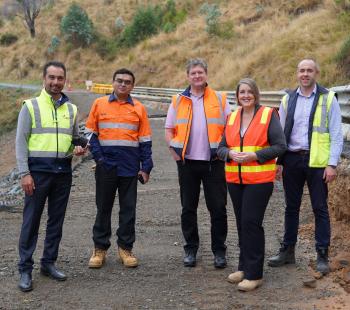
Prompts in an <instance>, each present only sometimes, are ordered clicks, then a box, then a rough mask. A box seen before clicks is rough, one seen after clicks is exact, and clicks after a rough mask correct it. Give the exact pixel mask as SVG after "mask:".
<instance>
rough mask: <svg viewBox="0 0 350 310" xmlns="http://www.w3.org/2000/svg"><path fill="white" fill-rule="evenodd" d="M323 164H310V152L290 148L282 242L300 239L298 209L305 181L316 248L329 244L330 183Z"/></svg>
mask: <svg viewBox="0 0 350 310" xmlns="http://www.w3.org/2000/svg"><path fill="white" fill-rule="evenodd" d="M323 173H324V168H310V167H309V155H308V154H300V153H293V152H287V153H286V154H285V155H284V158H283V187H284V194H285V200H286V212H285V234H284V240H283V242H284V243H285V244H286V245H294V244H296V242H297V235H298V228H299V212H300V205H301V199H302V195H303V190H304V185H305V182H306V184H307V186H308V188H309V192H310V198H311V205H312V211H313V213H314V216H315V239H316V249H326V248H328V246H329V244H330V238H331V228H330V221H329V213H328V204H327V199H328V187H327V184H326V183H325V182H324V179H323Z"/></svg>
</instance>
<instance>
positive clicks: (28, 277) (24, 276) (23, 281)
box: [18, 272, 33, 292]
mask: <svg viewBox="0 0 350 310" xmlns="http://www.w3.org/2000/svg"><path fill="white" fill-rule="evenodd" d="M18 288H19V289H20V290H21V291H22V292H29V291H31V290H32V289H33V284H32V274H31V273H29V272H22V273H21V278H20V280H19V283H18Z"/></svg>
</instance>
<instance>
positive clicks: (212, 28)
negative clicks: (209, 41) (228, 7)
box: [199, 2, 221, 35]
mask: <svg viewBox="0 0 350 310" xmlns="http://www.w3.org/2000/svg"><path fill="white" fill-rule="evenodd" d="M199 13H200V14H202V15H205V23H206V25H207V26H206V29H205V30H206V31H207V32H208V34H209V35H218V34H219V18H220V16H221V12H220V8H219V6H218V4H216V3H214V4H208V3H207V2H206V3H204V4H203V5H202V6H201V7H200V9H199Z"/></svg>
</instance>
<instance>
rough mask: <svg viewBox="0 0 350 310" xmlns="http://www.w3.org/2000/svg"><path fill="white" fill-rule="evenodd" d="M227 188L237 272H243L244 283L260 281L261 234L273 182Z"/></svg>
mask: <svg viewBox="0 0 350 310" xmlns="http://www.w3.org/2000/svg"><path fill="white" fill-rule="evenodd" d="M227 186H228V191H229V193H230V197H231V200H232V204H233V210H234V212H235V216H236V224H237V231H238V242H239V248H240V253H239V263H238V270H240V271H243V272H244V278H245V279H247V280H258V279H261V278H262V276H263V267H264V257H265V233H264V228H263V226H262V224H263V220H264V214H265V210H266V207H267V204H268V202H269V199H270V197H271V194H272V190H273V183H272V182H271V183H262V184H246V185H241V184H234V183H228V184H227Z"/></svg>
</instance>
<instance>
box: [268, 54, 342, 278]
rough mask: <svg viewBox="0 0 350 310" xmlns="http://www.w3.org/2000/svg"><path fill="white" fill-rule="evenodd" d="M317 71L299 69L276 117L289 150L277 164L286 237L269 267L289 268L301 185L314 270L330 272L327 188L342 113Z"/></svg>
mask: <svg viewBox="0 0 350 310" xmlns="http://www.w3.org/2000/svg"><path fill="white" fill-rule="evenodd" d="M318 74H319V66H318V64H317V63H316V62H315V61H314V60H313V59H304V60H302V61H301V62H300V63H299V64H298V68H297V78H298V82H299V87H298V88H297V89H296V90H294V91H292V92H290V93H288V94H287V95H285V96H284V97H283V99H282V102H281V106H280V110H279V115H280V119H281V124H282V127H283V128H284V133H285V136H286V141H287V146H288V151H287V152H286V153H285V154H284V156H283V158H281V159H279V161H278V163H280V164H282V166H283V172H282V166H280V168H279V172H280V173H281V172H282V176H283V187H284V192H285V201H286V210H285V233H284V238H283V243H282V247H281V248H280V251H279V253H278V254H277V255H276V256H274V257H271V258H270V259H269V261H268V265H269V266H271V267H278V266H282V265H284V264H289V263H294V262H295V254H294V248H295V244H296V242H297V235H298V227H299V211H300V204H301V198H302V194H303V188H304V184H305V182H306V184H307V186H308V189H309V192H310V198H311V204H312V209H313V213H314V216H315V240H316V244H315V247H316V251H317V266H316V269H317V271H319V272H321V273H322V274H327V273H328V272H329V264H328V247H329V244H330V235H331V233H330V221H329V213H328V205H327V196H328V188H327V183H329V182H332V181H333V180H334V179H335V177H336V166H337V164H338V161H339V158H340V154H341V151H342V145H343V135H342V129H341V112H340V107H339V104H338V101H337V99H336V96H335V93H334V92H332V91H329V90H328V89H326V88H324V87H322V86H320V85H319V84H317V83H316V79H317V77H318Z"/></svg>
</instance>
